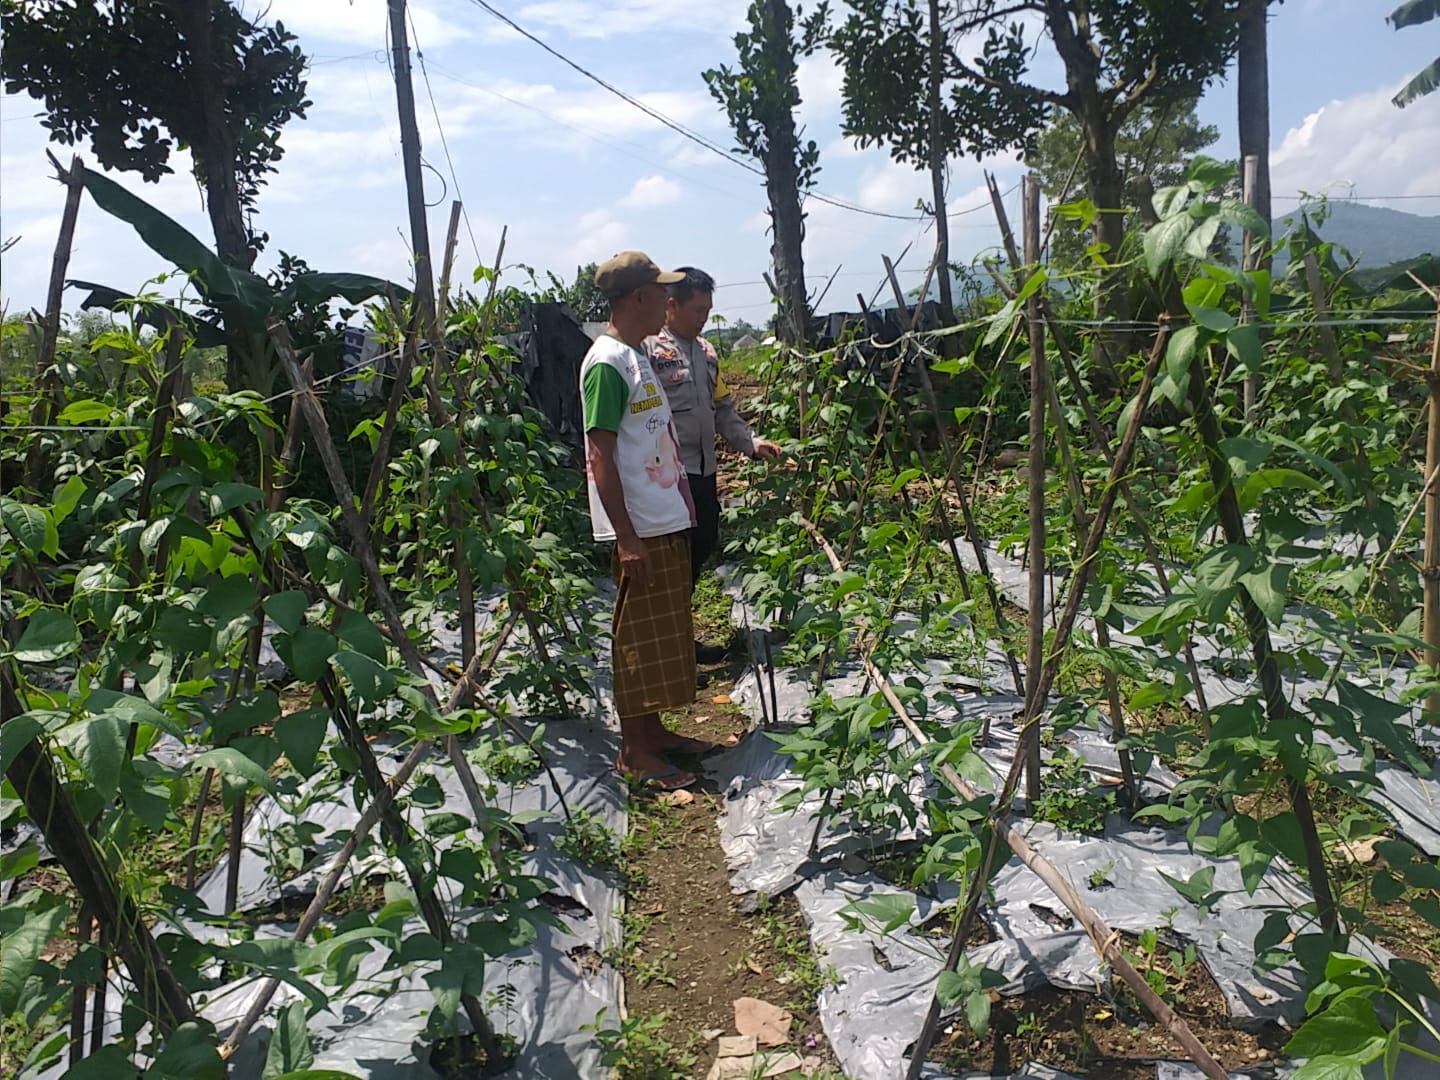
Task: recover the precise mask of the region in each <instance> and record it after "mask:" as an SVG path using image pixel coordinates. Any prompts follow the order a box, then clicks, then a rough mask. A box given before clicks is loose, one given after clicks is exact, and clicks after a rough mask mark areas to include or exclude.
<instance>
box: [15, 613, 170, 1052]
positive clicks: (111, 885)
mask: <svg viewBox="0 0 1440 1080" xmlns="http://www.w3.org/2000/svg"><path fill="white" fill-rule="evenodd" d="M12 640H13V638H12ZM24 711H25V710H24V708H23V707H22V705H21V702H20V698H19V695H18V694H17V693H16V691H15V688H14V686H13V685H12V684H11V682H10V673H9V671H8V670H6V669H4V668H0V724H3V723H5V722H7V721H9V720H10V719H12V718H13V717H16V716H19V715H20V714H21V713H22V712H24ZM5 776H6V778H7V779H8V780H9V781H10V783H11V784H13V785H14V787H15V790H16V792H17V794H19V796H20V800H21V802H23V803H24V804H25V813H26V814H27V815H28V816H29V818H30V820H31V821H32V822H34V823H35V825H36V827H38V828H39V829H40V832H41V834H42V835H43V836H44V837H45V844H46V846H47V847H48V848H49V849H50V850H51V851H52V852H54V853H55V857H56V858H57V859H58V860H59V861H60V865H61V866H63V867H64V868H65V872H66V874H68V875H69V877H70V881H71V883H72V884H74V886H75V891H76V892H77V893H79V894H80V896H81V897H83V898H84V899H85V900H86V901H87V902H88V903H89V904H90V907H91V911H92V912H93V913H94V916H95V920H96V922H97V923H98V924H99V926H100V935H101V938H102V940H103V941H105V942H109V943H111V945H112V946H113V947H114V948H115V950H116V951H117V952H118V953H119V956H120V959H121V961H122V962H123V963H124V964H125V970H126V971H127V972H128V973H129V976H130V980H131V982H133V983H134V984H135V988H136V990H137V991H138V992H139V994H140V1001H141V1007H142V1008H143V1009H144V1011H145V1014H146V1015H147V1016H148V1017H149V1018H150V1020H151V1021H152V1022H153V1023H154V1024H155V1025H156V1027H158V1028H159V1029H160V1031H161V1032H163V1033H167V1034H168V1033H169V1032H171V1031H173V1030H174V1029H175V1028H177V1027H179V1026H180V1025H181V1024H184V1023H187V1022H188V1021H190V1020H192V1019H194V1015H195V1014H194V1010H193V1009H192V1008H191V1006H190V999H189V996H188V995H187V994H186V993H185V990H184V988H183V987H181V985H180V983H179V981H178V980H177V979H176V978H175V975H174V973H173V972H172V971H171V970H170V965H169V963H168V962H167V961H166V959H165V955H164V953H162V952H161V951H160V947H159V946H158V945H157V944H156V942H155V939H154V938H153V937H152V936H151V934H150V928H149V926H148V925H147V924H146V922H145V920H144V918H143V917H142V916H141V913H140V909H139V908H138V907H136V905H135V902H134V901H133V900H132V899H131V898H130V896H129V895H128V894H127V893H125V892H124V891H123V890H122V889H121V888H120V886H119V885H118V884H117V883H116V881H115V878H114V876H113V875H112V874H111V872H110V868H109V866H108V865H107V863H106V862H105V859H104V857H103V856H102V855H101V853H100V852H99V851H98V850H97V849H96V847H95V842H94V840H93V839H92V838H91V836H90V834H89V832H88V831H87V830H86V828H85V824H84V822H82V821H81V820H80V816H79V814H77V813H76V811H75V805H74V803H72V802H71V801H70V797H69V795H68V793H67V792H66V790H65V787H64V786H63V785H62V784H61V782H60V778H59V777H58V776H57V775H56V774H55V767H54V764H53V762H52V761H51V760H50V755H49V753H48V752H47V751H46V750H45V748H44V746H43V745H42V744H41V743H40V742H39V741H38V740H31V741H30V742H28V743H26V744H25V745H24V746H22V747H21V748H20V749H19V750H18V751H17V752H16V753H15V755H14V757H13V759H12V760H11V762H10V765H9V767H8V768H7V769H6V770H5ZM100 985H102V986H103V985H104V983H103V978H102V981H101V983H100ZM96 992H97V994H98V993H99V992H100V991H99V989H98V987H97V991H96ZM102 1027H103V1025H102ZM100 1030H101V1028H100V1027H95V1028H93V1029H92V1036H94V1037H97V1038H98V1037H100V1034H99V1033H100Z"/></svg>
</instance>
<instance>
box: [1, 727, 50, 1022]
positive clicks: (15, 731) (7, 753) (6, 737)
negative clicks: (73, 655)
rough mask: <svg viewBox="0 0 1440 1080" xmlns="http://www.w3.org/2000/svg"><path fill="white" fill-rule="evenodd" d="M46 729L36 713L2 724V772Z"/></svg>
mask: <svg viewBox="0 0 1440 1080" xmlns="http://www.w3.org/2000/svg"><path fill="white" fill-rule="evenodd" d="M44 731H45V722H44V721H43V720H41V719H40V717H39V716H37V715H36V714H35V713H21V714H20V715H19V716H12V717H11V718H10V719H9V720H6V721H5V722H4V723H3V724H0V774H3V773H4V772H5V770H6V769H8V768H10V765H11V764H12V763H13V762H14V760H15V755H16V754H18V753H20V751H21V750H23V749H25V747H26V746H27V745H29V743H30V741H31V740H32V739H35V738H37V737H38V736H40V735H41V734H43V733H44ZM3 1015H4V1013H0V1016H3Z"/></svg>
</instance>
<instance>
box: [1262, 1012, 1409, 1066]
mask: <svg viewBox="0 0 1440 1080" xmlns="http://www.w3.org/2000/svg"><path fill="white" fill-rule="evenodd" d="M1384 1050H1385V1029H1384V1028H1382V1027H1381V1026H1380V1022H1379V1021H1378V1020H1377V1019H1376V1018H1375V1006H1374V1005H1373V1004H1372V1003H1371V1002H1370V1000H1369V999H1368V998H1365V997H1358V996H1354V995H1351V996H1349V997H1341V998H1338V999H1336V1000H1335V1001H1334V1002H1333V1003H1331V1004H1330V1005H1329V1006H1327V1007H1326V1008H1325V1009H1324V1010H1323V1011H1322V1012H1319V1013H1317V1014H1316V1015H1315V1016H1312V1017H1311V1018H1310V1019H1309V1020H1306V1021H1305V1023H1303V1024H1301V1025H1300V1027H1299V1028H1297V1029H1296V1031H1295V1034H1294V1035H1292V1036H1291V1037H1290V1041H1289V1042H1288V1043H1286V1044H1285V1052H1286V1053H1287V1054H1291V1055H1293V1056H1295V1057H1302V1058H1319V1057H1324V1056H1326V1055H1330V1056H1338V1055H1344V1056H1345V1057H1346V1058H1348V1059H1351V1060H1353V1061H1355V1062H1358V1063H1359V1064H1362V1065H1363V1064H1365V1063H1366V1062H1368V1061H1373V1060H1374V1059H1375V1058H1377V1057H1379V1056H1380V1055H1381V1054H1382V1053H1383V1052H1384Z"/></svg>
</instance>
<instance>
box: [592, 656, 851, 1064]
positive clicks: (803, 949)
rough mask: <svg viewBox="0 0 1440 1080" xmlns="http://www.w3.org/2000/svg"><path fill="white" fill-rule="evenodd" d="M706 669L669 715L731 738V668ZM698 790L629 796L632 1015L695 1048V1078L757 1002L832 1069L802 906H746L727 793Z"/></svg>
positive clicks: (735, 721) (700, 734) (737, 728)
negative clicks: (732, 873) (738, 1002)
mask: <svg viewBox="0 0 1440 1080" xmlns="http://www.w3.org/2000/svg"><path fill="white" fill-rule="evenodd" d="M709 671H710V673H711V676H712V681H711V683H710V685H709V686H708V687H706V688H705V689H704V690H702V691H700V693H699V695H698V700H697V702H696V704H695V705H694V706H692V707H691V708H689V709H686V710H683V711H680V712H678V713H672V714H669V717H668V719H669V720H670V722H672V723H676V724H677V727H678V730H679V731H681V732H682V733H684V734H686V735H691V736H695V737H697V738H702V739H707V740H710V741H713V742H719V743H733V742H734V741H736V740H737V739H738V738H739V737H740V736H741V735H742V734H743V733H744V731H745V730H746V726H747V725H746V721H745V717H744V716H743V715H742V714H741V713H740V712H739V711H738V710H737V709H735V707H734V706H732V705H730V704H729V691H730V689H731V686H732V681H731V675H730V673H729V672H727V670H726V668H725V666H724V665H722V666H719V667H715V668H710V669H709ZM707 786H709V787H710V788H711V790H705V787H707ZM689 795H691V796H693V797H691V798H688V799H687V798H686V797H685V796H679V797H677V796H675V795H673V794H668V793H667V794H663V795H653V794H651V795H638V796H633V797H632V806H631V830H632V839H631V841H630V842H629V844H628V845H627V852H628V857H627V860H626V872H627V875H628V877H629V880H630V886H629V894H628V899H627V916H626V926H627V940H626V942H625V945H624V946H623V948H622V949H621V950H619V952H618V959H619V961H620V966H621V969H622V971H623V972H624V974H625V997H626V1008H627V1010H628V1012H629V1014H630V1015H631V1016H640V1015H653V1014H657V1013H665V1014H666V1015H667V1021H666V1024H665V1027H664V1029H663V1034H664V1036H665V1037H666V1038H667V1039H668V1040H669V1041H670V1042H672V1043H673V1044H675V1045H676V1046H677V1047H679V1048H680V1049H682V1050H689V1051H691V1052H693V1053H694V1054H695V1055H696V1063H695V1064H694V1066H693V1069H692V1071H693V1075H695V1076H697V1077H703V1076H705V1075H706V1073H707V1072H708V1071H709V1069H710V1066H711V1064H712V1063H713V1061H714V1059H715V1052H716V1039H715V1038H714V1037H709V1038H707V1034H708V1035H713V1033H716V1032H718V1033H719V1034H722V1035H733V1034H736V1031H735V1009H734V1002H735V999H736V998H741V997H754V998H759V999H761V1000H763V1001H767V1002H769V1003H770V1004H772V1005H776V1006H779V1007H780V1008H783V1009H787V1010H788V1011H790V1013H791V1014H792V1016H793V1018H794V1019H793V1022H792V1024H791V1028H790V1047H791V1048H792V1049H794V1050H795V1051H796V1052H797V1053H798V1054H799V1055H800V1056H801V1057H807V1056H814V1057H817V1058H819V1059H820V1061H821V1062H822V1063H824V1064H826V1065H830V1066H831V1067H833V1065H834V1057H833V1055H832V1054H831V1052H830V1050H829V1047H828V1045H827V1044H826V1042H825V1037H824V1034H823V1032H822V1031H821V1029H820V1021H819V1017H818V1014H817V1012H816V1008H815V997H814V993H815V990H816V989H817V988H818V987H817V985H816V980H817V979H819V978H822V976H820V975H819V973H818V969H817V968H816V966H815V964H814V960H813V958H812V956H811V954H810V952H809V949H810V945H809V940H810V939H809V932H808V930H807V929H806V926H805V922H804V919H803V917H802V916H801V914H800V911H799V907H798V905H797V904H796V903H795V900H794V898H793V897H790V896H782V897H778V898H775V899H773V900H769V901H764V900H762V902H761V903H760V905H759V906H758V910H757V911H756V912H754V913H753V914H747V913H746V912H743V911H741V909H740V906H739V903H740V900H741V898H740V897H738V896H736V895H734V894H733V893H732V892H731V891H730V885H729V871H728V870H727V868H726V865H725V856H724V853H723V851H722V850H721V848H720V841H719V830H718V828H717V818H718V816H719V814H720V812H721V810H722V802H723V796H722V795H721V794H720V793H719V792H717V791H715V790H713V785H705V784H702V785H700V786H699V787H697V788H696V789H695V790H694V791H692V792H690V793H689Z"/></svg>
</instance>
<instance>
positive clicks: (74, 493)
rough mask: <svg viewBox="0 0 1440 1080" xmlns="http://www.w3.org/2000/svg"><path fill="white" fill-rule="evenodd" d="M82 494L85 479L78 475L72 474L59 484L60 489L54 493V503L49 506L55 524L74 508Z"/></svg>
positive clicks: (83, 492) (67, 515) (68, 514)
mask: <svg viewBox="0 0 1440 1080" xmlns="http://www.w3.org/2000/svg"><path fill="white" fill-rule="evenodd" d="M83 494H85V481H84V480H82V479H80V477H78V476H72V477H70V479H69V480H66V481H65V483H63V484H61V485H60V490H59V491H57V492H56V493H55V503H54V505H53V506H52V507H51V512H52V516H53V517H54V519H55V524H56V525H59V524H60V522H62V521H64V520H65V519H66V518H67V517H69V516H70V512H71V511H72V510H74V509H75V507H76V505H77V504H78V503H79V502H80V496H81V495H83Z"/></svg>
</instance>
